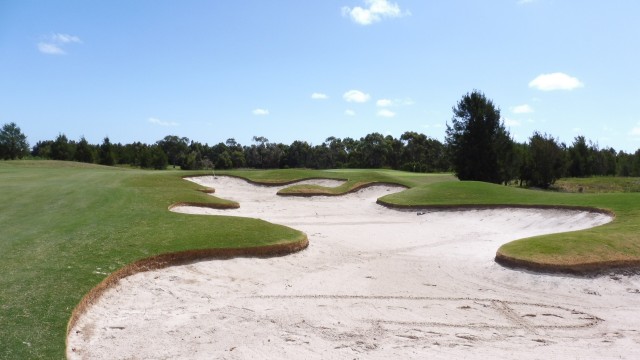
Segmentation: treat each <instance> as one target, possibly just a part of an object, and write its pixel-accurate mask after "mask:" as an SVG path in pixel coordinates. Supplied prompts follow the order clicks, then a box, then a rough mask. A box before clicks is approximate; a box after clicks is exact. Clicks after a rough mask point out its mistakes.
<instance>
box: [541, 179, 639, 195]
mask: <svg viewBox="0 0 640 360" xmlns="http://www.w3.org/2000/svg"><path fill="white" fill-rule="evenodd" d="M553 188H554V189H557V190H558V191H565V192H584V193H605V192H608V193H610V192H640V178H637V177H613V176H609V177H602V176H596V177H589V178H566V179H560V180H558V181H556V183H555V184H554V186H553Z"/></svg>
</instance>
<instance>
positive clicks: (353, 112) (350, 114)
mask: <svg viewBox="0 0 640 360" xmlns="http://www.w3.org/2000/svg"><path fill="white" fill-rule="evenodd" d="M344 114H345V115H347V116H356V112H355V111H353V110H351V109H347V110H345V111H344Z"/></svg>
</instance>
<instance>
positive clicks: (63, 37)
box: [51, 34, 82, 44]
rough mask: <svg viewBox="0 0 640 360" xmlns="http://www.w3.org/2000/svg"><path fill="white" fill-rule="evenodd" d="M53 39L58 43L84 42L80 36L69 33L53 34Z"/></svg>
mask: <svg viewBox="0 0 640 360" xmlns="http://www.w3.org/2000/svg"><path fill="white" fill-rule="evenodd" d="M51 40H52V41H53V42H56V43H58V44H67V43H82V40H80V38H79V37H77V36H75V35H69V34H53V35H51Z"/></svg>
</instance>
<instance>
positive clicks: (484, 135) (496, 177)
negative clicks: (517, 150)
mask: <svg viewBox="0 0 640 360" xmlns="http://www.w3.org/2000/svg"><path fill="white" fill-rule="evenodd" d="M451 122H452V125H451V126H449V125H448V124H447V130H446V134H447V135H446V143H447V146H448V148H449V151H450V156H451V165H452V167H453V170H454V172H455V173H456V175H457V176H458V178H459V179H460V180H477V181H486V182H492V183H501V182H506V181H509V180H511V173H512V171H511V166H512V164H511V161H510V160H509V159H510V158H511V157H512V154H513V141H512V140H511V138H510V137H509V133H508V132H507V130H506V129H505V128H504V124H503V123H502V122H501V120H500V110H499V109H497V108H496V107H495V106H494V105H493V102H492V101H491V100H489V99H487V98H486V96H485V95H484V94H483V93H481V92H479V91H477V90H474V91H473V92H471V93H467V94H466V95H464V96H463V97H462V99H461V100H460V101H459V102H458V104H457V106H455V107H454V108H453V118H452V119H451Z"/></svg>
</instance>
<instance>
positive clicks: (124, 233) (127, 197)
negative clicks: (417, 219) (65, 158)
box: [0, 161, 640, 359]
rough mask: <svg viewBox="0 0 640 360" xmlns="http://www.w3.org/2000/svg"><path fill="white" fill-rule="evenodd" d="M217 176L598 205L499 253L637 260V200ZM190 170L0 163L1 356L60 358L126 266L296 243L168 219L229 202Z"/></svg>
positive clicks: (481, 199)
mask: <svg viewBox="0 0 640 360" xmlns="http://www.w3.org/2000/svg"><path fill="white" fill-rule="evenodd" d="M221 173H222V172H218V174H221ZM224 173H225V174H230V175H235V176H241V177H246V178H248V179H251V180H252V181H257V182H269V183H283V182H289V181H292V180H297V179H303V178H318V177H321V178H334V179H345V180H347V182H346V184H345V185H343V186H341V187H339V188H337V189H334V190H332V191H336V192H342V191H348V190H349V189H350V188H352V187H354V186H357V184H363V183H370V182H383V183H398V184H402V185H404V186H407V187H410V189H409V190H406V191H404V192H401V193H398V194H393V195H390V196H386V197H384V198H383V199H384V201H387V202H389V203H393V204H398V205H412V206H428V205H456V204H485V205H497V204H525V205H558V204H560V205H568V206H590V207H598V208H602V209H608V210H611V211H614V212H615V213H616V215H617V217H616V219H615V221H614V222H612V223H611V224H607V225H605V226H601V227H598V228H594V229H590V230H586V231H580V232H575V233H565V234H556V235H549V236H542V237H536V238H531V239H525V240H519V241H515V242H512V243H510V244H506V245H505V246H503V247H502V248H501V251H504V252H506V253H509V254H511V255H513V256H516V257H521V258H524V259H531V260H535V261H541V262H544V261H549V259H551V260H553V261H560V262H567V261H569V260H572V261H575V260H576V259H577V260H579V261H592V260H593V261H605V260H607V259H612V258H631V259H635V260H638V259H640V248H639V245H638V244H639V243H640V241H639V240H640V239H639V236H640V235H639V234H640V221H638V220H640V193H604V194H586V193H583V194H571V193H559V192H542V191H531V190H524V189H519V188H512V187H504V186H498V185H491V184H485V183H474V182H458V181H455V180H454V178H453V177H452V176H451V175H449V174H434V175H430V174H429V175H427V174H414V173H405V172H398V171H390V170H330V171H313V170H304V169H293V170H278V171H232V172H224ZM198 174H207V175H210V174H211V173H210V172H197V171H195V172H186V171H160V172H158V171H143V170H135V169H123V168H110V167H101V166H94V165H84V164H78V163H67V162H52V161H9V162H0V189H1V191H2V192H1V194H2V202H0V229H2V232H1V235H0V274H2V276H1V277H0V358H2V359H37V358H42V359H62V358H64V346H65V345H64V344H65V337H66V325H67V321H68V319H69V317H70V315H71V312H72V310H73V309H74V307H75V306H76V305H77V304H78V302H79V301H80V299H81V298H82V297H83V296H84V295H85V294H86V293H87V292H88V291H89V290H90V289H92V288H93V287H94V286H96V285H97V284H98V283H100V282H101V281H102V280H103V279H104V278H105V277H106V276H107V275H108V274H109V273H112V272H113V271H115V270H117V269H119V268H122V267H123V266H125V265H127V264H130V263H132V262H134V261H136V260H139V259H143V258H148V257H150V256H153V255H157V254H164V253H171V252H178V251H184V250H193V249H205V248H226V247H231V248H242V247H254V246H261V245H268V244H277V243H283V242H295V241H298V240H300V239H301V238H303V237H304V234H302V233H300V232H299V231H296V230H294V229H290V228H287V227H284V226H279V225H274V224H269V223H267V222H264V221H261V220H253V219H243V218H236V217H208V216H207V217H205V216H193V215H184V214H176V213H171V212H169V211H168V207H169V206H170V205H172V204H174V203H177V202H191V203H218V204H222V205H224V204H229V202H227V201H225V200H222V199H218V198H215V197H212V196H209V195H206V194H204V193H202V192H200V191H197V190H199V189H200V187H199V186H198V185H195V184H193V183H190V182H187V181H184V180H183V179H182V176H187V175H198ZM293 186H294V188H293V189H294V191H296V190H295V185H293ZM299 190H300V189H298V190H297V191H299ZM316 190H318V189H317V188H316Z"/></svg>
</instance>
